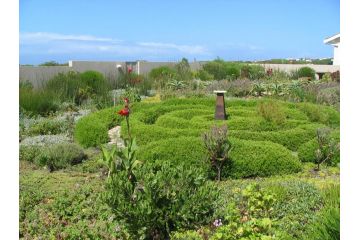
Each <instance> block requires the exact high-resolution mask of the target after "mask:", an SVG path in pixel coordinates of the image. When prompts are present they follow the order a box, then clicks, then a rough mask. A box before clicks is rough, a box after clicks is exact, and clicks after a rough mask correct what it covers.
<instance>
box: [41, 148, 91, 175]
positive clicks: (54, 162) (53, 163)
mask: <svg viewBox="0 0 359 240" xmlns="http://www.w3.org/2000/svg"><path fill="white" fill-rule="evenodd" d="M85 158H86V155H85V154H84V152H83V150H82V148H81V147H80V146H78V145H77V144H73V143H60V144H53V145H49V146H46V147H43V148H42V149H41V152H40V154H39V155H37V157H36V158H35V161H34V162H35V163H36V164H38V165H40V166H47V167H48V168H49V170H50V171H54V170H58V169H61V168H66V167H68V166H70V165H74V164H78V163H80V162H82V161H83V160H84V159H85Z"/></svg>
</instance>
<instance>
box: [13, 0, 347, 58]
mask: <svg viewBox="0 0 359 240" xmlns="http://www.w3.org/2000/svg"><path fill="white" fill-rule="evenodd" d="M339 12H340V4H339V0H292V1H291V0H275V1H274V0H272V1H269V0H251V1H241V0H237V1H236V0H222V1H220V0H207V1H205V0H192V1H190V0H181V1H179V0H178V1H175V0H172V1H164V0H163V1H159V0H152V1H145V0H137V1H112V0H107V1H106V0H102V1H100V0H87V1H86V0H72V1H69V0H60V1H51V0H20V14H19V17H20V29H19V30H20V64H39V63H42V62H45V61H51V60H54V61H57V62H67V61H68V60H101V61H102V60H103V61H106V60H107V61H114V60H118V61H120V60H138V59H142V60H149V61H176V60H179V59H181V58H182V57H186V58H188V59H189V61H193V60H194V59H196V60H211V59H215V58H216V57H220V58H222V59H225V60H261V59H270V58H290V57H294V58H298V57H310V58H322V57H332V54H333V49H332V47H331V46H328V45H325V44H323V39H324V38H325V37H328V36H331V35H334V34H336V33H338V32H339V31H340V21H339V20H340V17H339Z"/></svg>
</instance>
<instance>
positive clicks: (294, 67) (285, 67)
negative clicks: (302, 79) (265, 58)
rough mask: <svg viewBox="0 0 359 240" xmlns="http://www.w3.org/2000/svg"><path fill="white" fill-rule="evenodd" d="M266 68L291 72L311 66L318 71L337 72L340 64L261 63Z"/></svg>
mask: <svg viewBox="0 0 359 240" xmlns="http://www.w3.org/2000/svg"><path fill="white" fill-rule="evenodd" d="M259 65H261V66H263V67H264V68H265V69H269V68H271V69H273V70H275V69H276V70H281V71H285V72H290V71H293V70H298V69H299V68H302V67H310V68H313V69H314V70H315V72H316V73H326V72H330V73H332V72H336V71H339V70H340V67H339V66H335V65H316V64H259Z"/></svg>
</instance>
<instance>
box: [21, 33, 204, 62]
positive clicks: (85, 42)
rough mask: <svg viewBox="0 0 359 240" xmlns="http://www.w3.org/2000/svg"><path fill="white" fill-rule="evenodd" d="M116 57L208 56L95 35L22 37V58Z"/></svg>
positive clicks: (189, 48)
mask: <svg viewBox="0 0 359 240" xmlns="http://www.w3.org/2000/svg"><path fill="white" fill-rule="evenodd" d="M36 53H38V54H49V55H51V54H76V53H85V54H115V55H120V56H126V57H131V56H136V57H140V58H142V59H145V58H146V57H147V56H150V55H151V56H153V55H155V56H156V55H157V56H160V55H163V56H172V55H179V56H182V55H195V56H204V55H209V54H210V53H209V51H208V50H207V49H206V48H205V47H204V46H201V45H178V44H174V43H162V42H126V41H122V40H119V39H113V38H103V37H97V36H92V35H66V34H58V33H48V32H25V33H20V55H21V54H32V55H35V54H36Z"/></svg>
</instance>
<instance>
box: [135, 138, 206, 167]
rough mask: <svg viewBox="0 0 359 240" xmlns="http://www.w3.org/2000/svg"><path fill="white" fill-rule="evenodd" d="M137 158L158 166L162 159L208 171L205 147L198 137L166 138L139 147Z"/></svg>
mask: <svg viewBox="0 0 359 240" xmlns="http://www.w3.org/2000/svg"><path fill="white" fill-rule="evenodd" d="M138 159H140V160H143V161H145V162H149V163H151V164H154V165H157V166H160V165H161V163H162V162H164V161H170V162H171V163H173V164H174V165H180V164H185V165H186V166H191V167H196V168H198V169H202V170H203V171H205V172H206V171H209V169H210V166H209V163H207V161H206V149H205V147H204V144H203V143H202V140H201V138H200V137H177V138H166V139H162V140H160V141H156V142H150V143H149V144H147V145H145V146H143V147H141V148H140V149H139V151H138Z"/></svg>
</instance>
